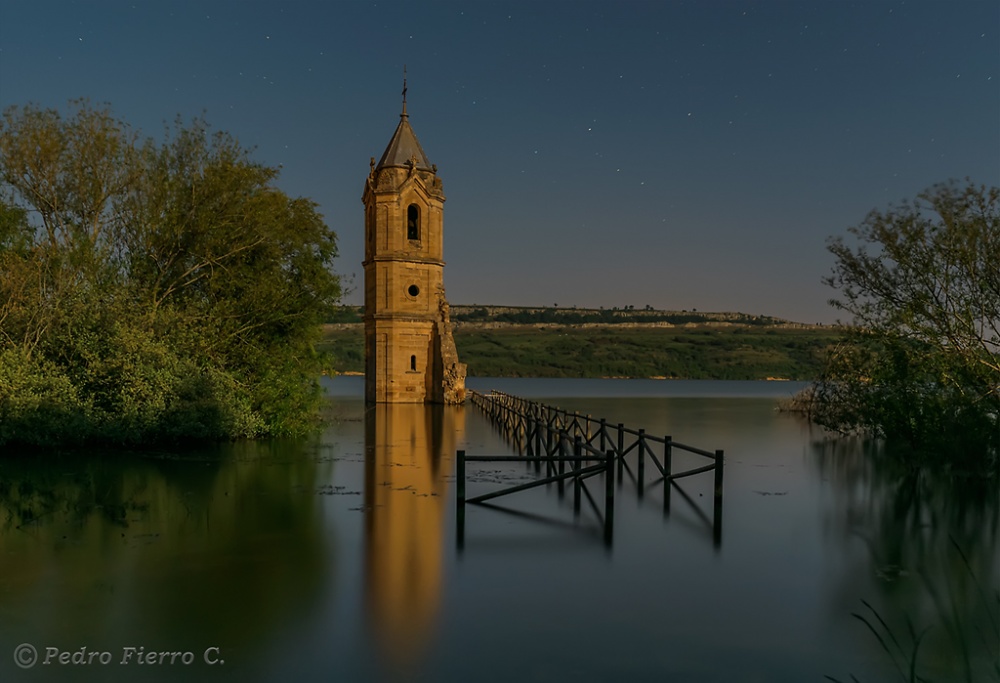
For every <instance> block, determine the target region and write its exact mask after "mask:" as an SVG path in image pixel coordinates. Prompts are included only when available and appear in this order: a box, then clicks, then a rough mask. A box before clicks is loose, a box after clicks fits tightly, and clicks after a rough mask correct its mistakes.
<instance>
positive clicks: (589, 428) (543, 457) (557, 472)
mask: <svg viewBox="0 0 1000 683" xmlns="http://www.w3.org/2000/svg"><path fill="white" fill-rule="evenodd" d="M469 395H470V399H471V401H472V403H473V405H475V406H476V407H478V408H479V409H480V410H482V411H483V413H484V414H485V415H486V416H487V418H489V420H490V421H491V422H492V423H493V424H494V426H495V427H496V428H497V429H498V430H499V431H500V432H501V433H502V434H503V435H504V437H505V438H506V439H507V441H508V442H509V443H510V444H511V445H512V446H513V447H514V448H515V449H516V450H517V452H518V453H519V455H515V456H490V455H467V454H466V453H465V451H458V454H457V471H456V488H457V495H456V498H457V505H458V523H459V540H460V543H461V539H462V538H463V536H464V528H465V506H466V505H468V504H478V503H485V502H486V501H489V500H492V499H495V498H498V497H501V496H505V495H509V494H512V493H517V492H519V491H524V490H526V489H530V488H535V487H538V486H546V485H551V484H556V485H557V486H558V490H559V495H560V496H562V495H563V494H564V487H565V484H566V482H567V481H569V480H571V481H572V484H573V511H574V515H579V513H580V502H581V496H586V498H587V500H588V502H589V503H590V505H591V507H592V509H593V511H594V513H595V514H596V515H597V517H598V518H599V519H600V520H601V521H602V523H603V529H604V540H605V542H606V543H608V544H610V543H611V539H612V534H613V525H614V497H615V481H616V477H615V471H616V469H617V472H618V476H617V481H618V484H619V486H621V484H622V483H623V481H624V479H625V472H626V471H628V472H629V474H630V475H632V477H633V479H634V481H635V484H636V491H637V493H638V495H639V497H640V498H642V496H643V494H644V491H645V486H646V482H645V469H646V458H647V456H648V457H649V459H650V460H651V461H652V463H653V464H654V465H655V466H656V469H657V470H658V471H659V473H660V477H659V478H658V479H655V480H654V481H652V482H650V485H655V484H657V483H659V482H661V481H662V482H663V511H664V514H665V515H669V514H670V504H671V492H672V491H673V490H674V489H677V490H678V492H679V493H680V495H681V496H682V497H683V498H684V499H685V500H686V502H688V503H689V504H690V505H691V507H692V508H693V509H694V511H695V513H696V514H698V516H699V517H700V518H701V519H702V521H704V522H705V523H706V525H707V526H708V527H710V528H711V530H712V539H713V542H714V544H715V545H716V546H717V547H718V546H719V545H720V544H721V540H722V489H723V473H724V462H725V458H724V455H723V452H722V451H721V450H716V451H714V452H713V451H706V450H703V449H700V448H695V447H694V446H688V445H686V444H682V443H679V442H677V441H674V440H673V439H672V438H671V437H669V436H663V437H657V436H653V435H650V434H647V433H646V431H645V430H644V429H630V428H628V427H626V426H625V425H624V424H622V423H617V424H615V425H612V424H610V423H608V421H607V420H605V419H594V418H592V417H591V416H590V415H581V414H580V413H578V412H573V413H571V412H568V411H565V410H562V409H560V408H557V407H555V406H549V405H545V404H542V403H538V402H536V401H530V400H527V399H523V398H519V397H517V396H511V395H510V394H505V393H503V392H498V391H492V392H490V393H488V394H482V393H479V392H476V391H470V392H469ZM678 450H679V451H684V452H687V453H692V454H695V455H698V456H701V457H704V458H707V459H710V460H711V463H710V464H707V465H704V466H701V467H695V468H692V469H686V470H682V471H676V472H675V471H674V469H673V455H674V452H675V451H678ZM657 451H659V455H660V457H657ZM628 456H633V457H632V458H631V459H632V460H634V461H635V473H632V471H631V466H630V465H629V463H628V459H629V457H628ZM661 458H662V459H661ZM511 461H517V462H524V463H531V464H533V465H534V468H535V471H536V473H538V475H539V478H537V479H535V480H533V481H530V482H527V483H523V484H518V485H516V486H510V487H507V488H503V489H499V490H494V491H490V492H488V493H484V494H479V495H476V496H472V497H466V469H467V464H468V463H482V462H511ZM595 462H596V463H597V464H593V463H595ZM543 465H544V467H545V474H544V476H541V470H542V467H543ZM616 465H617V467H616ZM567 466H568V468H569V469H568V470H567ZM706 472H714V476H715V486H714V495H713V515H712V520H709V519H708V518H707V516H706V515H705V514H704V512H703V511H702V510H701V509H700V508H699V507H698V506H697V505H696V504H695V502H694V500H693V499H691V498H690V496H688V495H687V494H686V493H685V492H684V490H683V489H681V488H679V487H678V486H677V484H676V482H677V480H678V479H682V478H684V477H690V476H693V475H696V474H702V473H706ZM600 474H603V475H604V506H603V510H602V509H601V507H600V506H599V505H598V504H597V502H596V501H595V499H594V497H593V496H592V495H591V493H590V491H589V489H588V488H587V486H586V480H587V479H589V478H590V477H594V476H598V475H600Z"/></svg>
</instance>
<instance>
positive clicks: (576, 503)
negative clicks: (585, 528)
mask: <svg viewBox="0 0 1000 683" xmlns="http://www.w3.org/2000/svg"><path fill="white" fill-rule="evenodd" d="M580 441H581V439H580V435H579V434H577V435H576V436H575V437H573V456H574V457H577V458H579V457H580V456H581V455H583V449H582V448H581V447H580ZM579 469H580V461H579V460H574V461H573V470H574V471H576V470H579ZM580 486H581V484H580V477H579V475H577V476H575V477H573V516H574V517H579V516H580Z"/></svg>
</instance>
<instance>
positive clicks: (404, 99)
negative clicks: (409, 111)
mask: <svg viewBox="0 0 1000 683" xmlns="http://www.w3.org/2000/svg"><path fill="white" fill-rule="evenodd" d="M402 116H406V65H405V64H404V65H403V113H402Z"/></svg>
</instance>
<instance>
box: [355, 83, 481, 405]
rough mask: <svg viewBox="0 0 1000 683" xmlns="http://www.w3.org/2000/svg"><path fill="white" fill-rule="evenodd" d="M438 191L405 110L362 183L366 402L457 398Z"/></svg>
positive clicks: (460, 367)
mask: <svg viewBox="0 0 1000 683" xmlns="http://www.w3.org/2000/svg"><path fill="white" fill-rule="evenodd" d="M444 200H445V197H444V189H443V186H442V184H441V179H440V178H439V177H438V174H437V166H435V165H432V164H431V163H429V162H428V160H427V155H426V154H424V150H423V148H422V147H421V146H420V142H419V141H418V140H417V136H416V135H415V134H414V132H413V128H411V127H410V122H409V115H408V114H407V113H406V84H405V80H404V85H403V110H402V113H401V114H400V116H399V125H398V126H397V127H396V132H395V133H394V134H393V136H392V139H391V140H390V141H389V145H388V146H387V147H386V148H385V152H383V154H382V158H381V159H380V160H379V162H378V163H377V164H376V163H375V158H374V157H372V159H371V170H370V172H369V174H368V179H367V180H366V181H365V189H364V194H363V196H362V201H363V202H364V205H365V260H364V263H363V264H362V265H363V266H364V271H365V400H366V401H367V402H369V403H462V402H463V401H464V400H465V365H464V364H462V363H459V362H458V352H457V350H456V348H455V340H454V338H453V336H452V330H451V319H450V317H449V314H448V301H447V299H445V295H444Z"/></svg>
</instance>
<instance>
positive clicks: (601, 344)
mask: <svg viewBox="0 0 1000 683" xmlns="http://www.w3.org/2000/svg"><path fill="white" fill-rule="evenodd" d="M484 311H485V314H484V313H483V312H484ZM360 316H361V312H360V309H357V308H355V309H354V310H353V311H344V312H342V314H341V316H340V320H341V321H344V320H347V321H350V322H341V323H340V324H333V325H328V326H327V327H326V328H325V340H326V342H325V344H326V346H327V348H329V349H330V350H332V351H333V353H334V355H335V358H336V361H335V365H334V368H335V370H336V371H337V372H363V371H364V347H363V328H362V325H361V323H360V319H361V317H360ZM452 319H453V322H455V344H456V345H457V346H458V353H459V357H460V358H461V359H462V362H464V363H467V364H468V366H469V374H470V375H472V376H481V377H670V378H682V379H767V378H769V377H772V378H783V379H798V380H808V379H813V378H815V377H816V376H818V374H819V372H820V370H821V368H822V361H823V357H824V354H825V352H826V350H827V348H828V347H830V346H831V345H832V344H834V343H835V342H836V340H837V338H838V336H839V332H838V330H837V328H834V327H827V326H820V325H803V324H799V323H791V322H788V321H784V320H779V319H777V318H770V317H765V316H749V315H745V314H741V313H697V312H694V311H691V312H688V311H681V312H671V311H653V310H642V311H631V310H621V311H616V310H611V311H602V310H600V309H596V310H595V309H554V308H553V309H545V308H515V307H476V306H454V307H452Z"/></svg>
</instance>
